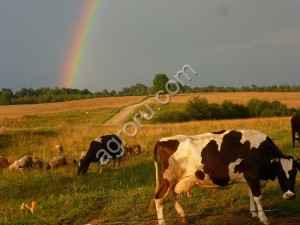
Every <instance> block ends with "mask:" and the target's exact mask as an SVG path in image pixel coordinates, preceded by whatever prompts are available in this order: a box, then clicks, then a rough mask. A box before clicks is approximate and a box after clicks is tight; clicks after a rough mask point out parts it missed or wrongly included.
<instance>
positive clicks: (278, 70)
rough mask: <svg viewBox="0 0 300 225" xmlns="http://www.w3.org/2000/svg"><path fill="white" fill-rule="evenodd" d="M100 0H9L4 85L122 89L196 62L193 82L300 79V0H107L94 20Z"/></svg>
mask: <svg viewBox="0 0 300 225" xmlns="http://www.w3.org/2000/svg"><path fill="white" fill-rule="evenodd" d="M94 1H95V0H84V1H83V0H63V1H62V0H51V1H47V0H1V1H0V88H10V89H12V90H13V91H17V90H19V89H21V88H23V87H25V88H34V89H35V88H40V87H66V88H79V89H84V88H87V89H89V90H90V91H94V92H96V91H101V90H103V89H108V90H110V91H111V90H122V88H123V87H129V86H131V85H133V84H136V83H143V84H145V85H148V86H149V85H152V81H153V78H154V76H155V74H157V73H165V74H167V75H168V76H169V78H170V79H172V78H173V77H174V75H175V74H176V73H177V71H179V70H180V69H181V68H182V66H184V65H186V64H188V65H190V66H191V67H192V68H193V69H194V70H195V71H196V72H197V73H198V75H197V76H193V77H192V81H190V82H185V83H186V84H187V85H189V86H192V87H194V86H200V87H201V86H208V85H215V86H236V87H240V86H246V85H252V84H255V85H259V86H262V85H282V84H288V85H300V76H299V73H300V13H299V11H300V0H286V1H282V0H185V1H182V0H100V1H99V0H98V3H97V4H94V6H95V8H94V11H93V15H92V13H91V14H90V18H87V22H86V27H84V26H85V25H82V23H81V22H82V20H83V19H82V18H83V14H84V12H87V9H86V8H87V5H91V4H93V2H94ZM96 2H97V0H96ZM87 16H89V15H87ZM80 24H81V25H80ZM80 26H83V29H81V30H80V29H79V27H80ZM85 28H86V29H85ZM80 35H82V38H81V39H80V38H79V37H80ZM76 38H77V41H78V43H77V45H78V46H81V52H79V53H78V55H77V57H78V58H77V61H76V57H75V59H72V57H71V56H72V54H74V55H76V54H75V53H74V51H75V50H76V46H75V44H74V43H75V40H76ZM72 52H73V53H72ZM79 57H80V58H79ZM72 60H73V61H72ZM67 66H69V67H72V66H73V67H74V68H73V69H74V70H75V72H76V73H75V72H74V73H73V74H71V73H70V74H69V75H68V76H69V78H68V77H67V72H66V71H67V69H66V68H67ZM75 66H77V67H76V68H77V69H76V68H75ZM71 69H72V68H71Z"/></svg>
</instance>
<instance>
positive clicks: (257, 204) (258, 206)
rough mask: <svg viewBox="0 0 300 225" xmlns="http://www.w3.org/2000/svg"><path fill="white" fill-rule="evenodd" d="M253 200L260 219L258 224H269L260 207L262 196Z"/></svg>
mask: <svg viewBox="0 0 300 225" xmlns="http://www.w3.org/2000/svg"><path fill="white" fill-rule="evenodd" d="M253 198H254V201H255V203H256V206H257V211H258V217H259V219H260V222H262V223H263V224H265V225H267V224H270V221H269V220H268V218H267V217H266V215H265V212H264V210H263V207H262V203H261V199H262V196H261V195H260V196H259V197H256V196H254V197H253Z"/></svg>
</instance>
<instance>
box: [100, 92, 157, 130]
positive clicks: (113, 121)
mask: <svg viewBox="0 0 300 225" xmlns="http://www.w3.org/2000/svg"><path fill="white" fill-rule="evenodd" d="M154 100H155V98H154V97H148V98H146V99H144V100H143V101H141V102H139V103H136V104H133V105H129V106H126V107H124V108H123V109H121V110H120V111H119V112H118V113H117V114H115V115H114V116H113V117H111V118H110V119H109V120H107V121H106V122H105V123H104V125H123V124H124V123H125V122H126V120H127V119H128V117H129V116H130V115H132V114H134V113H135V111H136V110H137V108H139V107H142V106H144V105H146V104H149V103H151V102H153V101H154Z"/></svg>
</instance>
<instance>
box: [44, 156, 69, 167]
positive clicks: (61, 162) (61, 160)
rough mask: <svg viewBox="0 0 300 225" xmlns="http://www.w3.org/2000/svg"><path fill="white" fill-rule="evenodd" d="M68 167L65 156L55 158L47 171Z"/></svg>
mask: <svg viewBox="0 0 300 225" xmlns="http://www.w3.org/2000/svg"><path fill="white" fill-rule="evenodd" d="M65 165H67V159H66V157H64V156H55V157H54V158H53V159H52V160H51V162H50V165H48V166H47V169H48V170H49V169H51V168H53V169H55V168H58V167H63V166H65Z"/></svg>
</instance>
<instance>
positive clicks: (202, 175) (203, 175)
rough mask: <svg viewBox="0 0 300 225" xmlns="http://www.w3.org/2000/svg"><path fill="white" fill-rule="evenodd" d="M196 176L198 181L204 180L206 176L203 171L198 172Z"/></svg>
mask: <svg viewBox="0 0 300 225" xmlns="http://www.w3.org/2000/svg"><path fill="white" fill-rule="evenodd" d="M195 176H196V178H197V179H198V180H204V177H205V174H204V173H203V171H201V170H197V171H196V173H195Z"/></svg>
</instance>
